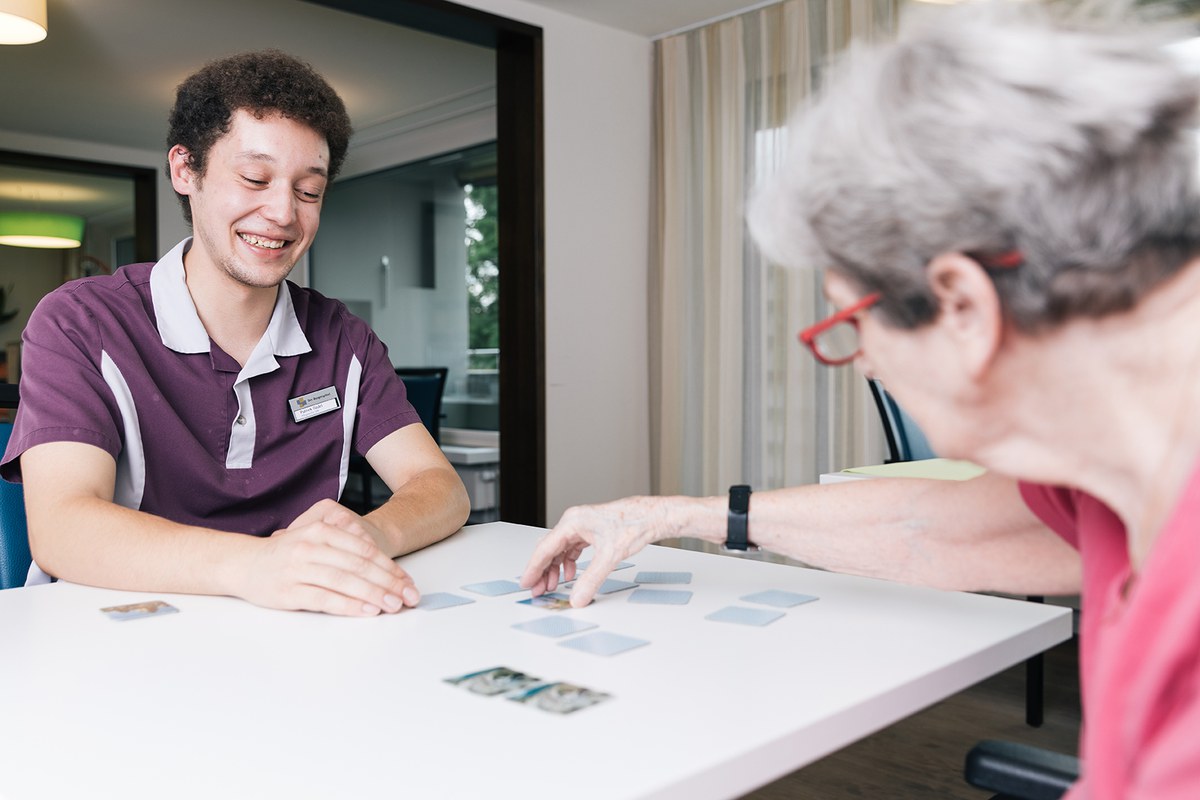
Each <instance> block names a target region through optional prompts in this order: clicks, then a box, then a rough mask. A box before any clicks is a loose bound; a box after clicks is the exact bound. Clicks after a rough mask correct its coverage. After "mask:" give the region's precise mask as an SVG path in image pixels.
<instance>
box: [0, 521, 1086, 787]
mask: <svg viewBox="0 0 1200 800" xmlns="http://www.w3.org/2000/svg"><path fill="white" fill-rule="evenodd" d="M540 533H541V532H540V530H538V529H534V528H526V527H521V526H516V525H511V524H505V523H492V524H489V525H482V526H476V527H474V528H468V529H465V530H464V531H463V532H461V533H459V534H457V535H455V536H453V537H451V539H449V540H447V541H446V542H443V543H441V544H439V545H435V546H434V547H431V548H429V549H427V550H425V551H422V552H420V553H416V554H414V555H411V556H408V557H406V558H405V559H403V561H402V563H403V564H404V566H405V567H406V568H407V569H409V571H410V572H411V573H412V574H413V575H414V576H415V578H416V579H417V582H418V585H419V586H420V587H421V589H422V591H424V592H425V593H430V592H434V591H452V592H455V593H457V594H467V593H465V592H463V591H461V590H460V589H459V587H460V586H462V585H463V584H466V583H470V582H475V581H483V580H489V579H494V578H505V577H512V576H516V575H517V574H518V573H519V572H520V571H521V569H522V568H523V566H524V563H525V560H526V558H527V556H528V555H529V553H530V550H531V548H532V546H533V544H534V542H535V541H536V539H537V538H538V536H539V535H540ZM632 561H633V562H634V563H635V565H636V566H635V567H634V568H632V569H630V570H626V571H623V572H619V573H616V577H624V578H627V579H632V577H633V576H634V574H635V573H636V572H638V571H639V570H641V569H648V570H685V571H691V572H692V573H693V574H694V577H693V580H692V584H691V585H690V587H687V588H690V589H691V590H692V591H693V592H695V594H694V596H693V598H692V600H691V603H690V604H688V605H685V606H648V605H635V604H632V603H629V602H627V599H628V596H629V592H628V591H626V592H622V593H619V594H615V595H609V596H606V597H603V598H601V599H600V600H599V601H598V602H596V603H595V604H593V605H592V606H589V607H588V608H586V609H578V610H572V611H565V612H558V613H563V614H569V615H572V616H574V617H577V618H579V619H584V620H590V621H593V622H596V623H598V624H599V626H600V628H599V630H606V631H612V632H617V633H622V634H627V635H630V636H636V637H639V638H644V639H649V640H650V641H651V644H650V645H648V646H645V647H642V648H639V649H637V650H632V651H629V652H626V653H623V654H620V655H616V656H612V657H597V656H592V655H588V654H585V653H581V652H576V651H574V650H570V649H567V648H564V647H559V646H558V645H557V641H559V640H554V639H547V638H545V637H542V636H536V635H533V634H529V633H524V632H521V631H517V630H514V629H512V628H511V627H510V625H511V624H513V623H515V622H519V621H523V620H527V619H533V618H536V617H539V616H542V615H544V614H547V613H550V612H545V611H541V610H538V609H533V608H529V607H527V606H523V605H518V604H517V603H516V600H517V599H519V598H521V597H524V596H527V593H522V594H519V595H507V596H501V597H482V596H475V597H476V602H475V603H473V604H471V605H465V606H459V607H456V608H449V609H444V610H440V611H422V610H412V611H406V612H403V613H401V614H398V615H394V616H385V617H377V618H372V619H341V618H336V617H328V616H322V615H319V614H307V613H295V612H281V611H270V610H266V609H261V608H257V607H255V606H252V605H250V604H248V603H245V602H242V601H240V600H235V599H231V598H221V597H200V596H186V595H139V594H136V593H131V592H120V591H111V590H104V589H95V588H90V587H83V586H77V585H71V584H63V583H60V584H54V585H48V586H39V587H34V588H29V589H14V590H9V591H4V592H0V698H2V699H0V798H3V800H24V798H32V797H39V798H40V797H53V798H57V797H88V798H108V797H111V798H192V797H195V798H242V797H253V798H275V797H280V798H309V797H311V798H353V797H371V798H379V797H397V798H405V800H413V798H439V799H440V798H468V797H486V798H510V797H511V798H522V800H526V798H529V797H534V796H545V795H551V796H564V797H572V798H604V800H614V798H627V797H671V798H689V799H690V798H725V797H735V796H737V795H739V794H742V793H745V792H747V791H750V790H751V789H753V788H755V787H757V786H760V785H762V784H764V783H767V782H769V781H771V780H774V779H775V778H777V777H779V776H780V775H783V774H786V773H788V772H791V771H793V770H795V769H797V768H799V767H801V766H803V765H805V764H808V763H810V762H812V761H814V760H816V759H818V758H820V757H822V756H824V755H826V754H828V753H830V752H832V751H834V750H836V749H838V748H840V747H842V746H844V745H846V744H848V743H850V742H852V741H854V740H856V739H859V738H861V737H863V736H866V735H867V734H869V733H872V732H874V731H876V730H878V729H880V728H883V727H885V726H887V725H889V724H891V723H892V722H894V721H896V720H898V719H900V718H902V717H905V716H907V715H909V714H912V713H913V712H915V711H917V710H919V709H921V708H924V707H926V706H928V705H930V704H932V703H934V702H936V701H938V700H941V699H943V698H945V697H947V696H949V695H952V694H954V693H955V692H957V691H959V690H961V689H963V688H965V687H967V686H970V685H971V684H973V683H976V682H977V681H979V680H981V679H983V678H985V677H987V676H989V675H992V674H993V673H995V672H997V671H999V670H1002V669H1004V668H1007V667H1009V666H1011V665H1013V664H1016V663H1018V662H1020V661H1022V660H1023V659H1025V658H1027V657H1029V656H1030V655H1032V654H1034V653H1036V652H1039V651H1041V650H1043V649H1045V648H1047V647H1050V646H1052V645H1054V644H1056V643H1058V642H1060V641H1063V640H1065V639H1066V638H1068V637H1069V636H1070V635H1071V617H1070V612H1069V611H1068V610H1066V609H1061V608H1053V607H1046V606H1039V605H1035V604H1029V603H1023V602H1019V601H1014V600H1007V599H1003V598H997V597H987V596H982V595H975V594H962V593H951V592H941V591H934V590H927V589H919V588H913V587H906V586H901V585H898V584H893V583H888V582H885V581H878V580H871V579H863V578H854V577H848V576H843V575H835V574H831V573H825V572H820V571H814V570H806V569H800V568H797V567H791V566H783V565H778V564H766V563H761V562H757V561H751V560H745V559H738V558H733V557H728V556H720V555H710V554H704V553H696V552H691V551H684V550H677V549H671V548H665V547H651V548H648V549H647V550H646V551H644V552H643V553H641V554H639V555H637V556H636V557H634V558H633V559H632ZM766 588H775V589H786V590H791V591H797V592H802V593H807V594H814V595H817V596H819V597H820V600H819V601H817V602H815V603H810V604H807V605H802V606H798V607H795V608H792V609H789V610H788V611H787V615H786V616H785V617H784V618H783V619H780V620H778V621H776V622H774V623H772V624H770V625H768V626H766V627H762V628H749V627H741V626H735V625H729V624H722V623H717V622H711V621H707V620H705V619H704V616H705V615H706V614H708V613H710V612H711V611H714V610H716V609H718V608H721V607H723V606H726V605H729V604H733V603H737V599H738V598H739V597H740V596H741V595H745V594H747V593H750V592H753V591H757V590H760V589H766ZM151 598H161V599H165V600H168V601H169V602H171V603H172V604H174V605H176V606H178V607H179V609H180V613H178V614H171V615H165V616H160V617H154V618H149V619H138V620H132V621H127V622H116V621H113V620H110V619H108V618H107V617H106V616H105V615H103V614H101V613H100V611H99V610H98V609H99V608H100V607H102V606H109V605H113V604H117V603H127V602H136V601H139V600H145V599H151ZM739 604H740V605H748V604H746V603H739ZM498 665H504V666H509V667H514V668H516V669H520V670H523V671H526V672H530V673H532V674H535V675H538V676H541V677H544V678H547V679H557V680H568V681H572V682H576V683H580V684H583V685H585V686H588V687H590V688H593V689H597V690H601V691H605V692H609V693H611V694H612V695H614V698H613V699H612V700H609V701H608V702H606V703H603V704H601V705H597V706H593V707H590V708H586V709H583V710H581V711H578V712H576V713H573V714H569V715H563V716H555V715H552V714H548V713H545V712H542V711H539V710H537V709H535V708H531V707H527V706H524V705H521V704H518V703H512V702H509V701H507V700H504V699H502V698H487V697H480V696H476V695H472V694H470V693H469V692H467V691H465V690H463V689H461V688H457V687H454V686H451V685H449V684H447V683H444V682H443V679H444V678H447V677H450V676H454V675H460V674H463V673H466V672H469V671H473V670H478V669H484V668H487V667H492V666H498ZM967 745H968V743H967V742H964V743H963V746H964V750H965V749H966V747H967Z"/></svg>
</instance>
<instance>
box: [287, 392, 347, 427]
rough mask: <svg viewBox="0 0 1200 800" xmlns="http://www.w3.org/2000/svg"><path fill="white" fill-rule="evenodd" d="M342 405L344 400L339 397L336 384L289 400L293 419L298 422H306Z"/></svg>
mask: <svg viewBox="0 0 1200 800" xmlns="http://www.w3.org/2000/svg"><path fill="white" fill-rule="evenodd" d="M341 407H342V401H341V400H339V399H338V394H337V387H336V386H327V387H325V388H324V389H317V390H316V391H315V392H309V393H308V394H302V395H300V396H299V397H293V398H292V399H291V400H288V408H290V409H291V410H292V419H294V420H295V421H296V422H304V421H305V420H306V419H312V418H313V417H319V416H321V415H322V414H328V413H329V412H330V411H337V410H338V409H339V408H341Z"/></svg>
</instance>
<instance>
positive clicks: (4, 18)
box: [0, 0, 46, 44]
mask: <svg viewBox="0 0 1200 800" xmlns="http://www.w3.org/2000/svg"><path fill="white" fill-rule="evenodd" d="M45 38H46V0H0V44H33V43H34V42H40V41H41V40H42V39H45Z"/></svg>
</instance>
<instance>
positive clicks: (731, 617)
mask: <svg viewBox="0 0 1200 800" xmlns="http://www.w3.org/2000/svg"><path fill="white" fill-rule="evenodd" d="M782 616H784V613H783V612H782V611H769V610H767V609H765V608H744V607H742V606H726V607H725V608H722V609H721V610H720V611H714V612H713V613H711V614H709V615H708V616H706V617H705V619H711V620H712V621H713V622H732V623H733V624H735V625H755V626H760V627H761V626H763V625H770V624H771V623H772V622H774V621H775V620H777V619H779V618H780V617H782Z"/></svg>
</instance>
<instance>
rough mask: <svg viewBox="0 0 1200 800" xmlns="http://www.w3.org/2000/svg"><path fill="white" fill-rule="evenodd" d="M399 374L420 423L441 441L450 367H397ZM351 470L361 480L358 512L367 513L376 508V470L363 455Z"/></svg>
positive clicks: (352, 464) (353, 464)
mask: <svg viewBox="0 0 1200 800" xmlns="http://www.w3.org/2000/svg"><path fill="white" fill-rule="evenodd" d="M396 374H397V375H399V376H400V379H401V380H403V381H404V388H405V391H407V392H408V402H410V403H412V407H413V408H414V409H416V412H417V415H418V416H420V417H421V422H422V423H424V425H425V427H426V428H427V429H428V430H429V435H430V436H432V437H433V441H435V442H437V443H438V444H441V434H442V395H443V394H445V392H446V377H447V376H448V375H449V374H450V369H449V368H448V367H396ZM350 471H351V472H354V473H355V474H357V475H358V476H359V478H360V480H361V482H360V484H359V485H360V486H361V492H362V504H361V506H360V508H359V511H361V512H362V513H364V514H365V513H367V512H368V511H370V510H372V509H373V508H375V498H374V492H373V491H372V489H371V485H372V482H373V481H374V479H375V470H373V469H371V465H370V464H368V463H367V460H366V459H365V458H363V457H362V456H352V457H351V459H350Z"/></svg>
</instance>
